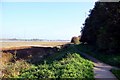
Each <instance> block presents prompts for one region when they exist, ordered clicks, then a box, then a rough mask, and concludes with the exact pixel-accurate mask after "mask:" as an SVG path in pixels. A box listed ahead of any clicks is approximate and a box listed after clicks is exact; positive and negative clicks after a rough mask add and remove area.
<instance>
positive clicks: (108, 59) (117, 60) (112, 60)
mask: <svg viewBox="0 0 120 80" xmlns="http://www.w3.org/2000/svg"><path fill="white" fill-rule="evenodd" d="M75 47H76V48H77V49H79V50H80V51H82V52H85V53H87V54H89V55H91V56H93V57H95V58H97V59H99V60H101V61H103V62H105V63H107V64H110V65H112V66H117V67H120V54H118V53H116V54H111V55H108V54H106V53H104V52H99V51H98V50H96V49H95V47H94V46H91V45H83V44H80V45H77V46H75Z"/></svg>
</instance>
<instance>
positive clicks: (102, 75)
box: [76, 49, 118, 80]
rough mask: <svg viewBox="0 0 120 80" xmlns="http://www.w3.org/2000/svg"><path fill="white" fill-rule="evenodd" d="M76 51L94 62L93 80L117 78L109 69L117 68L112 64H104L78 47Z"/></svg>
mask: <svg viewBox="0 0 120 80" xmlns="http://www.w3.org/2000/svg"><path fill="white" fill-rule="evenodd" d="M76 50H77V52H79V53H80V54H81V55H82V56H84V57H85V58H87V59H89V60H91V61H92V62H93V64H94V69H93V71H94V78H95V80H118V79H117V78H116V77H115V76H114V74H113V73H112V72H111V71H110V70H111V69H118V68H116V67H114V66H110V65H108V64H105V63H103V62H101V61H99V60H97V59H96V58H94V57H92V56H90V55H88V54H86V53H83V52H81V51H79V50H78V49H76Z"/></svg>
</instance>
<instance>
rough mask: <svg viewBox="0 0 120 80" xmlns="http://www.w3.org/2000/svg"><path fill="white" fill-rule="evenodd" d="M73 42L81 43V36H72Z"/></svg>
mask: <svg viewBox="0 0 120 80" xmlns="http://www.w3.org/2000/svg"><path fill="white" fill-rule="evenodd" d="M71 43H74V44H79V43H80V37H72V39H71Z"/></svg>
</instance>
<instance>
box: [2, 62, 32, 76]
mask: <svg viewBox="0 0 120 80" xmlns="http://www.w3.org/2000/svg"><path fill="white" fill-rule="evenodd" d="M29 66H30V64H29V63H27V62H26V61H24V60H19V61H16V62H15V63H12V62H8V63H7V64H6V65H5V66H4V68H3V69H2V73H3V78H11V77H15V76H17V75H19V74H20V73H19V72H20V71H21V70H22V69H26V68H29Z"/></svg>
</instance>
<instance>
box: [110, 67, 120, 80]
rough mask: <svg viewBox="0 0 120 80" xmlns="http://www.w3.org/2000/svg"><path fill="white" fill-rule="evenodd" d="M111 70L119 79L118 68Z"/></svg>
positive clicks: (119, 72) (119, 71) (119, 79)
mask: <svg viewBox="0 0 120 80" xmlns="http://www.w3.org/2000/svg"><path fill="white" fill-rule="evenodd" d="M111 72H112V73H113V74H114V75H115V76H116V77H117V78H118V80H120V70H115V69H112V70H111Z"/></svg>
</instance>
